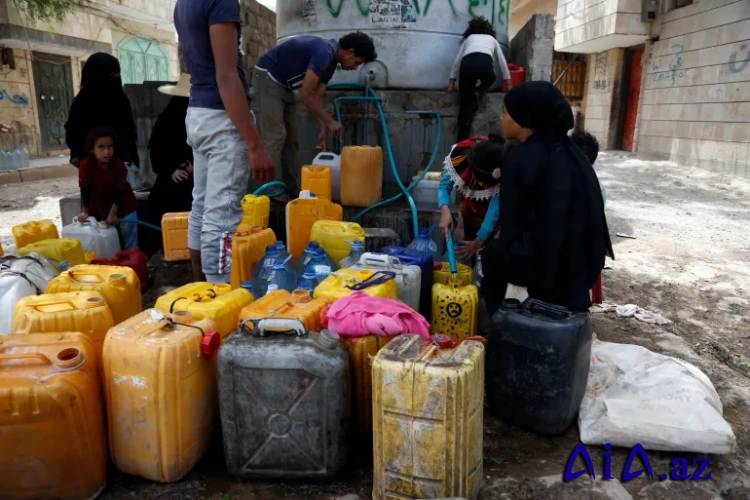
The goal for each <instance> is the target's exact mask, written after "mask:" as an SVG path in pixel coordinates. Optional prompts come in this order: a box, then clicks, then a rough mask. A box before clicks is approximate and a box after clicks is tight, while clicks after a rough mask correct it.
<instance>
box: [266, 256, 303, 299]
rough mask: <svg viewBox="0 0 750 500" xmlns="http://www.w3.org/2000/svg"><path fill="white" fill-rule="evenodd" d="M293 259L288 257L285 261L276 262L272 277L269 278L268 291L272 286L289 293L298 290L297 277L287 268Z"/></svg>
mask: <svg viewBox="0 0 750 500" xmlns="http://www.w3.org/2000/svg"><path fill="white" fill-rule="evenodd" d="M291 258H292V257H291V256H288V257H287V258H286V259H285V260H276V261H274V263H273V268H272V271H271V275H270V276H269V278H268V285H267V287H266V288H267V289H268V288H270V287H271V285H276V288H277V289H279V290H286V291H287V292H293V291H294V289H295V288H297V275H296V274H295V272H294V271H292V270H291V269H289V267H288V266H287V263H288V262H289V259H291Z"/></svg>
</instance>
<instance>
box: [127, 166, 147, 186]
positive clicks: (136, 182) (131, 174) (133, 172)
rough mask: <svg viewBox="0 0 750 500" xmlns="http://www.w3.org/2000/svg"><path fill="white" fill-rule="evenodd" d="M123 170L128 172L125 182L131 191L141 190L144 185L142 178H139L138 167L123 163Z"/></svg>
mask: <svg viewBox="0 0 750 500" xmlns="http://www.w3.org/2000/svg"><path fill="white" fill-rule="evenodd" d="M125 168H126V169H127V170H128V176H127V177H126V180H127V181H128V184H130V187H131V188H132V189H133V191H138V190H141V189H143V188H144V187H145V186H146V184H145V182H143V177H141V171H140V169H139V168H138V165H136V164H135V163H131V162H126V163H125Z"/></svg>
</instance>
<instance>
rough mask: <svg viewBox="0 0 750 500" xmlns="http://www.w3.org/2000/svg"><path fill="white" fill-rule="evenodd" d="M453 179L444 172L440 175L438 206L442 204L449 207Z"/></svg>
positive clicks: (440, 206) (441, 206)
mask: <svg viewBox="0 0 750 500" xmlns="http://www.w3.org/2000/svg"><path fill="white" fill-rule="evenodd" d="M453 186H454V183H453V179H451V176H450V175H448V174H447V173H446V172H443V175H441V176H440V182H439V183H438V208H441V209H442V208H443V207H444V206H446V205H447V206H448V207H450V205H451V191H453Z"/></svg>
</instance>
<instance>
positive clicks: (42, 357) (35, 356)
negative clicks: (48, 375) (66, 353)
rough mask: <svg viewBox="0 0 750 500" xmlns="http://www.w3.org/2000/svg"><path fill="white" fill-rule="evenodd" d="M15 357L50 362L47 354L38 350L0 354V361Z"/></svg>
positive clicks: (14, 358) (49, 363)
mask: <svg viewBox="0 0 750 500" xmlns="http://www.w3.org/2000/svg"><path fill="white" fill-rule="evenodd" d="M16 359H36V360H37V361H41V362H42V363H44V364H45V365H51V364H52V361H50V360H49V358H48V357H47V356H45V355H44V354H41V353H38V352H35V353H25V354H0V363H2V362H3V361H12V360H16Z"/></svg>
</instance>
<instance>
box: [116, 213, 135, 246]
mask: <svg viewBox="0 0 750 500" xmlns="http://www.w3.org/2000/svg"><path fill="white" fill-rule="evenodd" d="M137 220H138V214H137V213H136V212H135V210H133V211H132V212H130V213H129V214H128V215H126V216H125V217H120V222H119V223H118V224H117V232H118V234H119V235H120V246H121V247H122V249H123V250H135V249H137V248H138V224H136V223H135V221H137ZM127 221H131V222H127Z"/></svg>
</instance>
